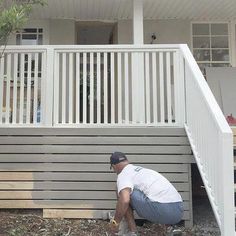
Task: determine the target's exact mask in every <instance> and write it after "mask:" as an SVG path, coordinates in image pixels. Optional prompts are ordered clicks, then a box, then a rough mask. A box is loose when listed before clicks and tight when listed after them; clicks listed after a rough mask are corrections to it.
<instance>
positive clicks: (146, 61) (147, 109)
mask: <svg viewBox="0 0 236 236" xmlns="http://www.w3.org/2000/svg"><path fill="white" fill-rule="evenodd" d="M149 63H150V62H149V53H148V52H146V53H145V82H146V122H147V123H148V124H149V123H150V116H151V114H150V67H149Z"/></svg>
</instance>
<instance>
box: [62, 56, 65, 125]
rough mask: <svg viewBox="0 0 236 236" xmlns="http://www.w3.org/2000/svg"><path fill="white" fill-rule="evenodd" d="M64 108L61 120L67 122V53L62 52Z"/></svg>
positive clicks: (63, 122)
mask: <svg viewBox="0 0 236 236" xmlns="http://www.w3.org/2000/svg"><path fill="white" fill-rule="evenodd" d="M61 89H62V109H61V111H62V112H61V113H62V114H61V122H62V124H65V123H66V53H62V88H61Z"/></svg>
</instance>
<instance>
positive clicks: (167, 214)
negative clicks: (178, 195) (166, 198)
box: [131, 189, 184, 224]
mask: <svg viewBox="0 0 236 236" xmlns="http://www.w3.org/2000/svg"><path fill="white" fill-rule="evenodd" d="M131 206H132V208H133V209H134V210H135V211H136V212H137V214H138V215H139V216H140V217H142V218H144V219H146V220H149V221H151V222H154V223H160V224H177V223H178V222H179V221H180V220H181V219H182V217H183V213H184V209H183V203H182V202H171V203H160V202H152V201H150V199H149V198H148V197H147V196H146V195H145V194H144V193H143V192H141V191H139V190H137V189H134V190H133V192H132V194H131Z"/></svg>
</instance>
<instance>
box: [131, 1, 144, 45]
mask: <svg viewBox="0 0 236 236" xmlns="http://www.w3.org/2000/svg"><path fill="white" fill-rule="evenodd" d="M133 43H134V44H143V0H133Z"/></svg>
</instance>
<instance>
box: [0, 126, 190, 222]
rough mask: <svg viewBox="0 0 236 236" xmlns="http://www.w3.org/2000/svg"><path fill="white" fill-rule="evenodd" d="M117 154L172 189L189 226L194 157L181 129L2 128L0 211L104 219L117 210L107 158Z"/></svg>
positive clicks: (114, 186) (0, 130)
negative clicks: (166, 181) (165, 180)
mask: <svg viewBox="0 0 236 236" xmlns="http://www.w3.org/2000/svg"><path fill="white" fill-rule="evenodd" d="M118 150H119V151H123V152H125V153H126V154H127V156H128V158H129V160H130V162H132V163H134V164H138V165H142V166H144V167H148V168H151V169H154V170H157V171H159V172H160V173H162V174H163V175H164V176H166V177H167V178H168V179H169V180H170V181H171V182H172V183H173V184H174V186H175V187H176V188H177V189H178V191H179V192H180V194H181V195H182V197H183V199H184V208H185V214H184V218H183V219H184V220H185V223H186V225H191V224H192V194H191V166H190V165H191V163H192V162H193V157H192V152H191V148H190V146H189V142H188V139H187V137H186V133H185V131H184V129H183V128H153V127H150V128H102V129H101V128H100V129H99V128H96V129H94V128H81V129H71V128H34V129H33V128H11V129H9V128H8V129H7V128H1V129H0V208H41V209H43V213H44V217H62V218H104V217H106V213H107V212H108V211H110V210H113V209H114V208H115V205H116V194H115V189H116V184H115V180H116V175H115V174H114V173H112V171H111V170H110V168H109V167H110V165H109V156H110V154H111V153H112V152H114V151H118Z"/></svg>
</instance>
